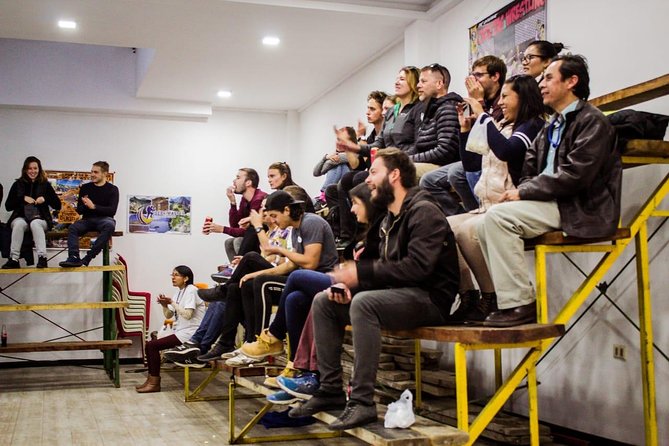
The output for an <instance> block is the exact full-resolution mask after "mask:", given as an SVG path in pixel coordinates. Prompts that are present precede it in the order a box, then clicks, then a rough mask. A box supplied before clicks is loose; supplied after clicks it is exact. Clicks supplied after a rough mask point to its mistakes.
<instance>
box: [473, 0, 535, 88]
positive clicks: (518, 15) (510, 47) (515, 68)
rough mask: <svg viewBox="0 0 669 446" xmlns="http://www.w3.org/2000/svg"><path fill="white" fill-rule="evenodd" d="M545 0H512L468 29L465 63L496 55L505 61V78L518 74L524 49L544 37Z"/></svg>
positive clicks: (520, 71) (520, 69)
mask: <svg viewBox="0 0 669 446" xmlns="http://www.w3.org/2000/svg"><path fill="white" fill-rule="evenodd" d="M547 2H548V0H516V1H514V2H511V3H509V4H508V5H506V6H505V7H503V8H502V9H500V10H499V11H497V12H496V13H494V14H492V15H491V16H490V17H488V18H486V19H484V20H482V21H480V22H479V23H477V24H476V25H474V26H472V27H471V28H469V66H470V67H471V66H472V63H473V62H474V61H475V60H476V59H479V58H481V57H483V56H487V55H493V56H497V57H499V58H500V59H502V60H503V61H504V63H506V67H507V77H509V76H513V75H514V74H521V73H522V72H523V68H522V65H521V59H522V57H523V51H525V48H527V46H528V45H529V44H530V43H531V42H532V41H535V40H546V3H547Z"/></svg>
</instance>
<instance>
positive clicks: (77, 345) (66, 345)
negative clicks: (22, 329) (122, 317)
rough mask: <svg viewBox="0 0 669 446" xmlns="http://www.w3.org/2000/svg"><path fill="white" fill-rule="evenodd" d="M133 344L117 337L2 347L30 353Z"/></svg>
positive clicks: (108, 347) (15, 351)
mask: <svg viewBox="0 0 669 446" xmlns="http://www.w3.org/2000/svg"><path fill="white" fill-rule="evenodd" d="M131 345H132V341H131V340H130V339H117V340H113V341H67V342H25V343H20V344H9V345H7V347H0V354H3V353H28V352H50V351H71V350H72V351H73V350H101V351H104V350H118V349H119V348H126V347H130V346H131Z"/></svg>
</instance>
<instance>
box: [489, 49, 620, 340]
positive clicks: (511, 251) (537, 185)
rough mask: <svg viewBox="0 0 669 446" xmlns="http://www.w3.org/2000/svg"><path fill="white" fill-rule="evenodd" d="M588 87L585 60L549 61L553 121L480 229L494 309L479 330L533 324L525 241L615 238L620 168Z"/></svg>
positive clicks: (545, 85)
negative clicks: (556, 236)
mask: <svg viewBox="0 0 669 446" xmlns="http://www.w3.org/2000/svg"><path fill="white" fill-rule="evenodd" d="M589 83H590V78H589V75H588V66H587V63H586V61H585V58H583V57H582V56H578V55H566V56H558V57H556V58H554V59H553V62H551V64H550V65H549V66H548V68H547V69H546V71H545V74H544V78H543V80H542V81H541V83H540V84H539V87H540V88H541V94H542V96H543V102H544V105H546V106H549V107H551V108H552V109H553V110H555V114H554V115H553V116H551V118H550V120H549V122H550V124H549V125H547V126H546V127H544V129H543V130H542V131H541V132H540V133H539V136H538V137H537V139H536V140H535V141H534V142H533V143H532V145H531V146H530V147H529V149H528V150H527V154H526V156H525V164H524V166H523V171H522V175H521V180H520V184H519V185H518V188H517V189H513V190H508V191H506V192H504V193H503V194H502V196H501V197H500V201H502V202H505V203H500V204H498V205H495V206H493V207H491V208H490V210H488V212H486V214H485V217H484V219H483V221H482V222H481V224H480V225H479V226H478V228H477V233H478V237H479V240H480V243H481V248H482V250H483V255H484V257H485V260H486V264H487V265H488V269H489V271H490V275H491V277H492V280H493V283H494V286H495V291H496V293H497V307H498V308H499V311H495V312H493V313H491V314H490V315H489V316H488V317H487V318H486V319H485V321H484V325H487V326H491V327H508V326H514V325H519V324H523V323H531V322H536V304H535V296H534V289H533V288H532V285H531V283H530V278H529V274H528V271H527V265H526V264H525V255H524V246H523V239H527V238H533V237H537V236H540V235H542V234H544V233H546V232H549V231H555V230H557V229H561V230H562V231H563V232H564V233H565V234H567V235H570V236H574V237H580V238H594V237H608V236H611V235H612V234H614V233H615V231H616V227H617V225H618V220H619V217H620V189H621V181H622V167H621V163H620V157H619V154H618V153H617V151H616V150H615V146H614V139H615V136H614V130H613V127H612V126H611V124H609V122H608V120H607V119H606V117H605V116H604V115H603V114H602V113H601V112H600V111H599V110H598V109H596V108H595V107H593V106H592V105H590V104H588V103H587V102H586V101H587V99H588V96H589V95H590V87H589Z"/></svg>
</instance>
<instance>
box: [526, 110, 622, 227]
mask: <svg viewBox="0 0 669 446" xmlns="http://www.w3.org/2000/svg"><path fill="white" fill-rule="evenodd" d="M565 118H566V121H565V129H564V132H563V134H562V138H561V141H560V145H559V146H558V148H557V153H556V155H555V165H554V170H555V173H553V174H548V175H547V174H542V173H541V172H542V171H543V170H544V167H545V165H546V157H547V154H548V149H549V147H550V140H549V135H548V128H549V125H546V126H545V127H544V128H543V130H542V131H541V132H540V133H539V136H538V137H537V139H536V140H535V141H534V143H533V144H532V145H531V146H530V148H529V149H528V151H527V154H526V156H525V165H524V166H523V173H522V178H521V181H520V185H519V186H518V191H519V194H520V198H521V199H522V200H539V201H549V200H556V201H557V204H558V208H559V210H560V219H561V222H562V230H563V231H564V232H565V233H567V234H568V235H571V236H574V237H582V238H594V237H608V236H610V235H612V234H613V233H615V231H616V228H617V226H618V220H619V218H620V192H621V187H622V165H621V163H620V155H619V154H618V152H617V151H616V150H615V134H614V129H613V127H612V126H611V124H609V121H608V120H607V119H606V117H605V116H604V115H603V114H602V112H600V111H599V110H598V109H597V108H595V107H593V106H592V105H590V104H588V103H586V102H584V101H579V103H578V104H577V106H576V109H575V110H574V111H572V112H569V113H567V115H566V117H565ZM551 121H552V120H551Z"/></svg>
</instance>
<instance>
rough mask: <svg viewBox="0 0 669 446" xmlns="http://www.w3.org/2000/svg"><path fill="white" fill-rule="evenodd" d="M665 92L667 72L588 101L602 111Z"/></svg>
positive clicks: (668, 90)
mask: <svg viewBox="0 0 669 446" xmlns="http://www.w3.org/2000/svg"><path fill="white" fill-rule="evenodd" d="M667 94H669V74H665V75H663V76H660V77H656V78H655V79H651V80H649V81H646V82H641V83H640V84H636V85H632V86H631V87H627V88H623V89H620V90H616V91H614V92H612V93H608V94H605V95H603V96H599V97H596V98H593V99H590V103H591V104H592V105H594V106H595V107H597V108H599V109H600V110H602V111H612V110H619V109H621V108H625V107H629V106H631V105H636V104H640V103H642V102H646V101H650V100H651V99H655V98H659V97H662V96H664V95H667Z"/></svg>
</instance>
